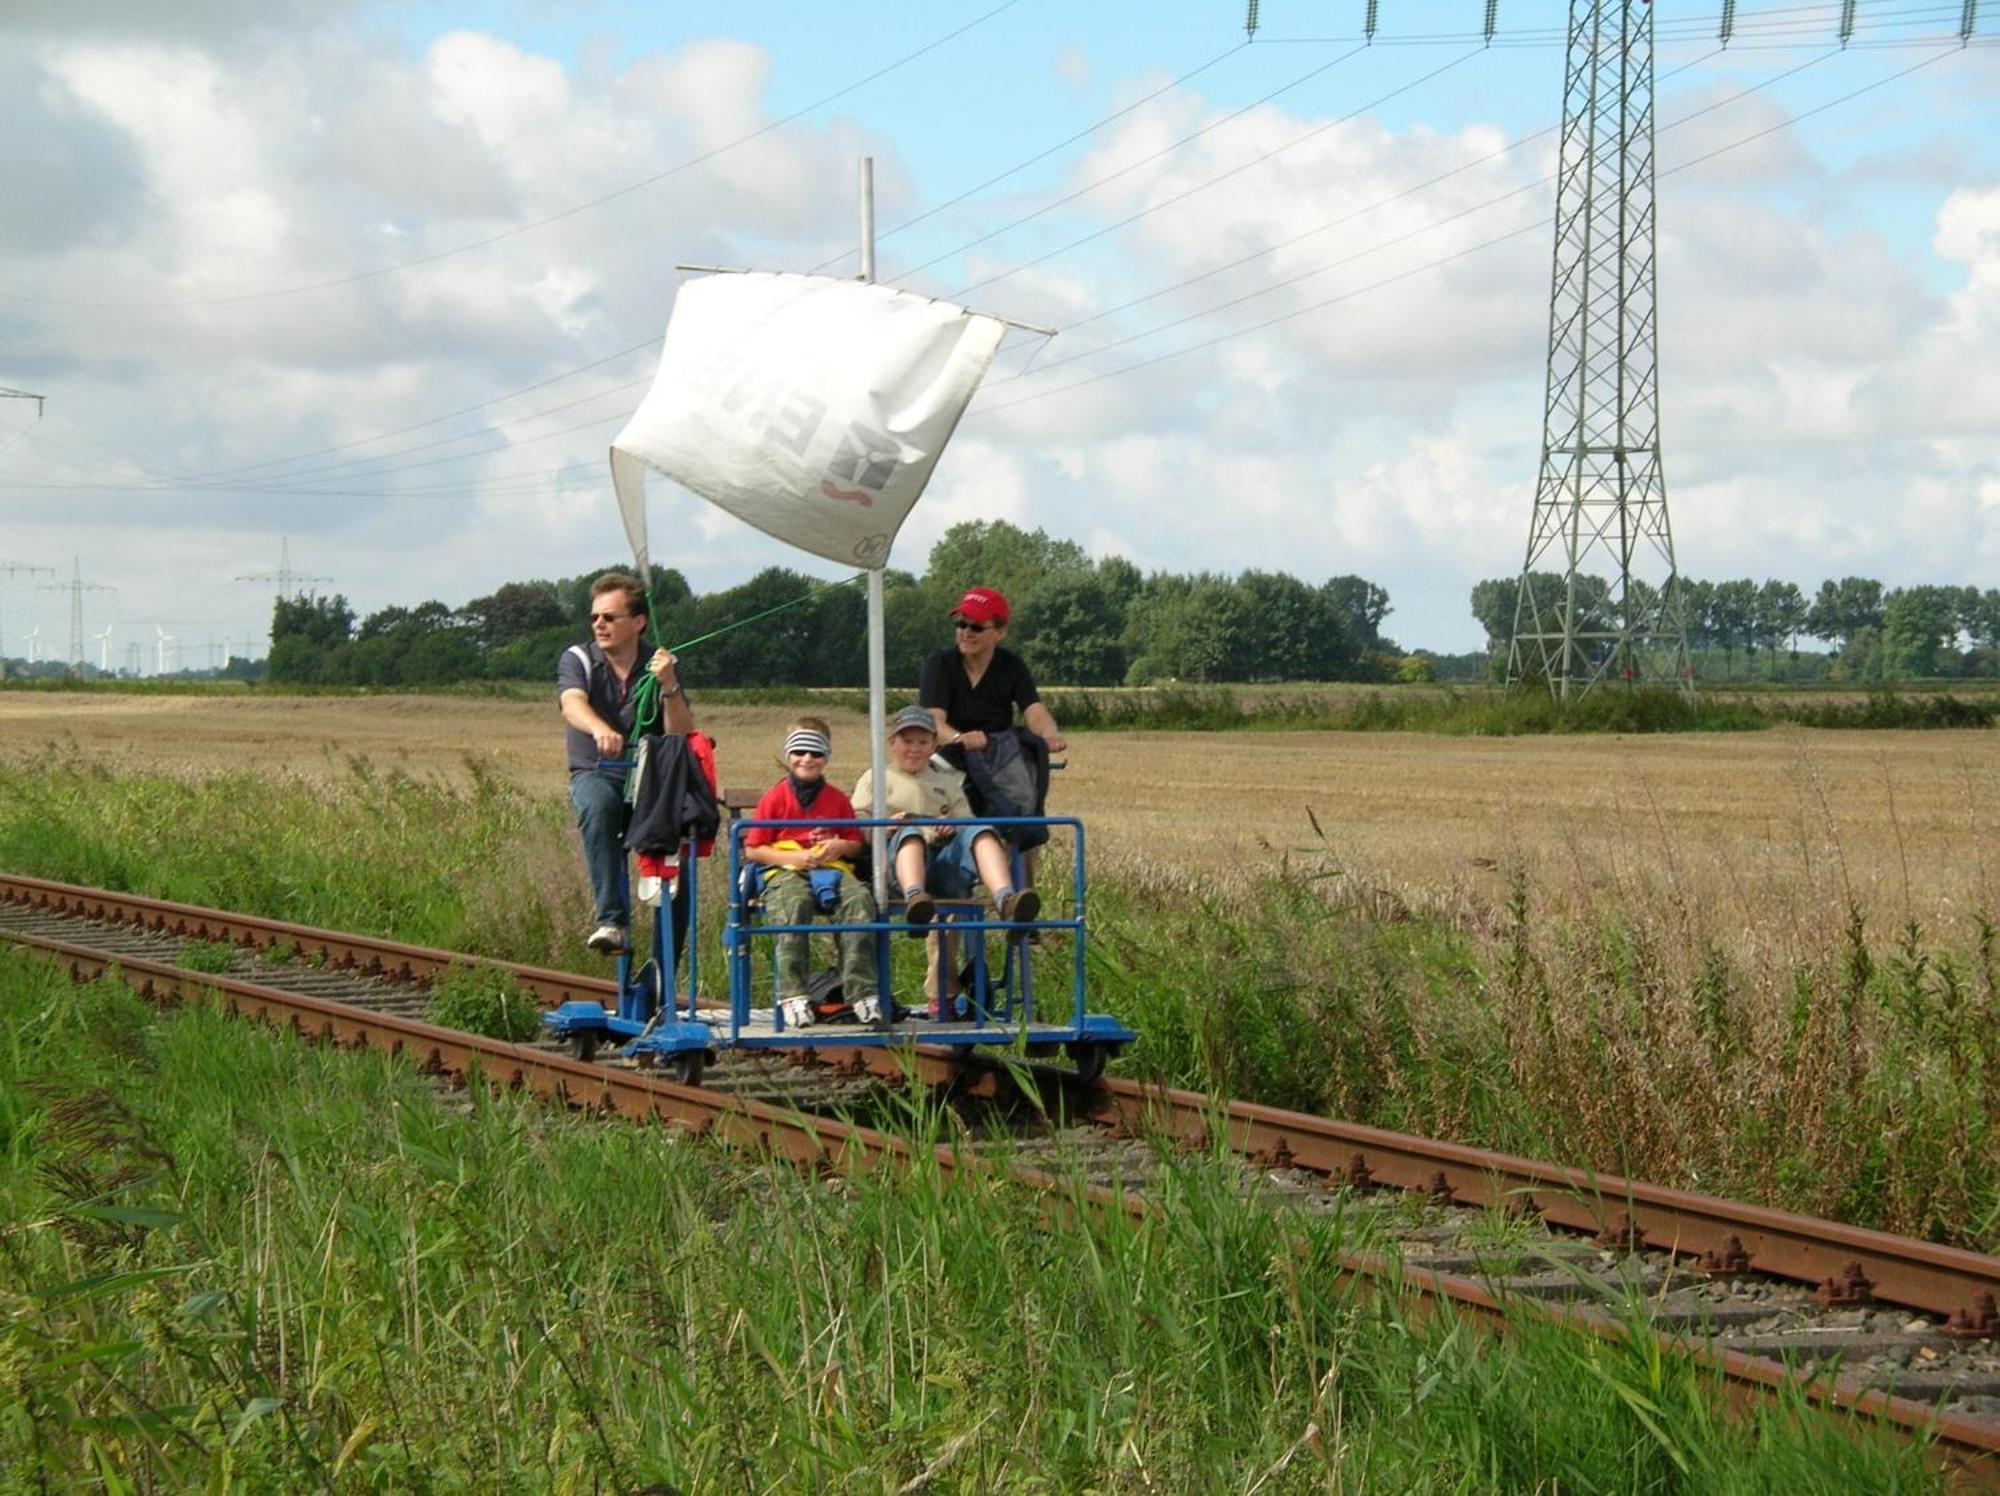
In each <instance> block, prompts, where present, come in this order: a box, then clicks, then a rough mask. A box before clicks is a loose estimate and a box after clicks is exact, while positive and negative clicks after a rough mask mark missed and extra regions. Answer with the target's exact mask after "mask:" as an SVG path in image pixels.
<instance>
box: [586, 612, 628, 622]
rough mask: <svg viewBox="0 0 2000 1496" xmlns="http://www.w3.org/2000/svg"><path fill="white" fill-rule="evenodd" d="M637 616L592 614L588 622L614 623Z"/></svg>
mask: <svg viewBox="0 0 2000 1496" xmlns="http://www.w3.org/2000/svg"><path fill="white" fill-rule="evenodd" d="M637 616H638V615H637V614H633V613H593V614H591V615H590V621H591V622H592V623H616V622H617V621H618V620H619V619H621V618H634V617H637Z"/></svg>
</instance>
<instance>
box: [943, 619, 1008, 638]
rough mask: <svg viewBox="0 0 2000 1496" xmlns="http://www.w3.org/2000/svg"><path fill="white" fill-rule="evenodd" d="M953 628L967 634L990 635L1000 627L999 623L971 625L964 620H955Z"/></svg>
mask: <svg viewBox="0 0 2000 1496" xmlns="http://www.w3.org/2000/svg"><path fill="white" fill-rule="evenodd" d="M951 626H952V627H953V628H955V629H958V630H960V631H961V632H963V633H967V634H990V633H992V632H993V630H995V629H997V628H998V627H1000V625H999V624H997V623H971V622H969V621H967V620H966V619H963V618H954V619H952V621H951Z"/></svg>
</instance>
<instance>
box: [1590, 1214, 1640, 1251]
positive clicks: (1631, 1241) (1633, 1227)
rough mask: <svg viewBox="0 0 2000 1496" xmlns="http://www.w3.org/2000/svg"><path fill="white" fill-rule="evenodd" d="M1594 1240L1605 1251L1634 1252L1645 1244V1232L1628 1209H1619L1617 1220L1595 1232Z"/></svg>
mask: <svg viewBox="0 0 2000 1496" xmlns="http://www.w3.org/2000/svg"><path fill="white" fill-rule="evenodd" d="M1596 1241H1597V1244H1598V1245H1599V1246H1600V1247H1603V1248H1605V1249H1606V1250H1607V1251H1612V1252H1636V1251H1638V1250H1639V1249H1640V1248H1641V1247H1643V1246H1645V1245H1646V1233H1645V1231H1644V1229H1643V1228H1641V1226H1640V1225H1639V1223H1638V1222H1637V1221H1635V1220H1633V1219H1632V1215H1631V1212H1630V1211H1621V1212H1620V1213H1619V1216H1618V1219H1617V1220H1615V1221H1613V1222H1612V1223H1611V1224H1610V1225H1609V1226H1606V1227H1605V1228H1604V1229H1603V1230H1602V1231H1600V1232H1598V1233H1597V1237H1596Z"/></svg>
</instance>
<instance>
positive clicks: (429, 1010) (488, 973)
mask: <svg viewBox="0 0 2000 1496" xmlns="http://www.w3.org/2000/svg"><path fill="white" fill-rule="evenodd" d="M424 1017H425V1019H426V1020H427V1021H429V1022H431V1023H435V1024H437V1025H438V1026H439V1027H440V1028H455V1029H464V1030H465V1031H467V1032H468V1033H474V1034H484V1035H486V1037H487V1038H489V1039H504V1040H506V1041H507V1042H508V1043H509V1044H521V1043H524V1042H526V1041H527V1040H529V1039H532V1038H534V1037H535V1036H536V1035H537V1034H539V1033H540V1032H541V1031H542V1012H541V1009H540V1008H539V1007H537V1006H536V1004H535V1000H534V999H533V998H532V997H530V996H528V994H527V993H526V992H524V991H522V990H521V984H520V983H519V982H517V981H515V980H514V978H513V977H511V976H509V975H508V974H507V973H506V972H503V971H495V970H492V969H491V968H488V967H475V968H469V969H467V968H461V969H460V970H457V971H451V972H447V973H446V974H445V975H444V976H442V977H440V978H438V982H437V986H436V987H434V988H433V989H432V990H431V1000H430V1003H429V1004H428V1006H426V1007H425V1009H424Z"/></svg>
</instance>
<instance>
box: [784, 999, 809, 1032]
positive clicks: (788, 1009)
mask: <svg viewBox="0 0 2000 1496" xmlns="http://www.w3.org/2000/svg"><path fill="white" fill-rule="evenodd" d="M778 1011H779V1012H780V1013H782V1014H783V1015H784V1018H785V1027H786V1028H811V1027H812V1025H813V1005H812V999H811V998H809V997H787V998H781V999H780V1000H779V1002H778Z"/></svg>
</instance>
